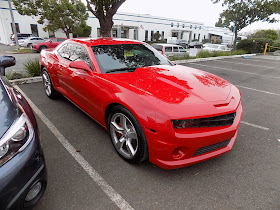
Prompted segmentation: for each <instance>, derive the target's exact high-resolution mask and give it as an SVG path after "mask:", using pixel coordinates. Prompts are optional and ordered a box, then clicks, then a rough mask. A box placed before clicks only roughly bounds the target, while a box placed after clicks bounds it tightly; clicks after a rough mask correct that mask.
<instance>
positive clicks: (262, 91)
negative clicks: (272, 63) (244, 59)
mask: <svg viewBox="0 0 280 210" xmlns="http://www.w3.org/2000/svg"><path fill="white" fill-rule="evenodd" d="M235 86H236V87H239V88H244V89H248V90H254V91H257V92H261V93H267V94H270V95H276V96H280V94H278V93H272V92H268V91H264V90H258V89H254V88H249V87H244V86H241V85H235Z"/></svg>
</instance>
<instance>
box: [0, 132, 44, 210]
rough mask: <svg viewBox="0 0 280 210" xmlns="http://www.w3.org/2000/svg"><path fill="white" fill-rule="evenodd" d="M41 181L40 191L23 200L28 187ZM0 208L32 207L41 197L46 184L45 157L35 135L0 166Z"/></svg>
mask: <svg viewBox="0 0 280 210" xmlns="http://www.w3.org/2000/svg"><path fill="white" fill-rule="evenodd" d="M39 181H40V182H41V183H42V189H41V191H40V193H39V194H38V195H37V196H36V197H35V198H34V199H33V200H31V201H30V202H26V201H25V197H26V195H27V194H28V192H29V190H30V188H31V187H32V186H33V185H34V184H36V183H37V182H39ZM0 183H1V184H0V209H1V210H2V209H24V208H32V207H33V206H35V205H36V203H37V202H38V201H39V199H40V198H41V197H42V195H43V193H44V191H45V189H46V185H47V171H46V166H45V159H44V155H43V151H42V149H41V146H40V143H39V140H38V138H37V137H35V136H34V137H33V139H32V141H31V142H30V144H29V145H28V146H27V147H26V148H25V149H24V150H23V151H22V152H20V153H18V154H17V155H16V156H15V157H13V158H12V159H11V160H9V161H8V162H7V163H6V164H4V165H3V166H1V167H0Z"/></svg>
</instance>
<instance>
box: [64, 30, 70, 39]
mask: <svg viewBox="0 0 280 210" xmlns="http://www.w3.org/2000/svg"><path fill="white" fill-rule="evenodd" d="M65 34H66V37H67V38H68V39H70V33H69V31H68V30H66V31H65Z"/></svg>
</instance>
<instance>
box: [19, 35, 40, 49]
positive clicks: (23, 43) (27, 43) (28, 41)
mask: <svg viewBox="0 0 280 210" xmlns="http://www.w3.org/2000/svg"><path fill="white" fill-rule="evenodd" d="M40 42H45V39H43V38H40V37H28V38H27V39H21V40H19V41H18V43H19V45H20V46H22V47H31V45H32V44H35V43H40Z"/></svg>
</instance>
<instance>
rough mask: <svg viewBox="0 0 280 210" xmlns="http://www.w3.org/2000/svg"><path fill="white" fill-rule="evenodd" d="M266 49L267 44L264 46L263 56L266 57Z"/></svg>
mask: <svg viewBox="0 0 280 210" xmlns="http://www.w3.org/2000/svg"><path fill="white" fill-rule="evenodd" d="M267 47H268V43H266V44H265V48H264V52H263V55H266V51H267Z"/></svg>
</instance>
